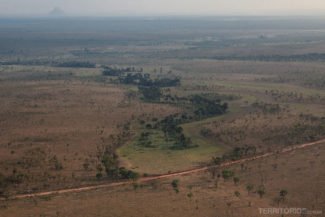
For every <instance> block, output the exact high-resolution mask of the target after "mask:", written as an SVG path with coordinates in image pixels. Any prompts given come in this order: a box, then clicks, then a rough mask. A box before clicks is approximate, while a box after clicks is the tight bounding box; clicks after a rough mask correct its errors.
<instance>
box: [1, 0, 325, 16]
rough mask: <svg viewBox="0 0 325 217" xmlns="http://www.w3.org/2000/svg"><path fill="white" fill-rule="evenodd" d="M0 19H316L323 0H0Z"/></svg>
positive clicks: (324, 7)
mask: <svg viewBox="0 0 325 217" xmlns="http://www.w3.org/2000/svg"><path fill="white" fill-rule="evenodd" d="M0 4H1V7H0V14H1V16H44V15H48V14H49V12H50V11H51V10H53V8H60V9H62V10H63V11H64V12H65V14H66V15H68V16H146V15H149V16H154V15H209V16H214V15H215V16H218V15H230V16H243V15H247V16H255V15H258V16H261V15H267V16H272V15H275V16H296V15H306V16H320V15H323V14H325V13H324V12H325V2H324V1H323V0H300V1H296V2H294V3H293V2H292V1H290V0H273V1H267V0H200V1H198V0H178V1H174V0H118V1H117V0H93V1H89V0H24V1H21V0H0Z"/></svg>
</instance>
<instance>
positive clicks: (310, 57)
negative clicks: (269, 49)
mask: <svg viewBox="0 0 325 217" xmlns="http://www.w3.org/2000/svg"><path fill="white" fill-rule="evenodd" d="M213 59H216V60H247V61H250V60H253V61H266V62H268V61H277V62H292V61H301V62H303V61H324V60H325V53H307V54H296V55H268V56H267V55H257V56H215V57H213Z"/></svg>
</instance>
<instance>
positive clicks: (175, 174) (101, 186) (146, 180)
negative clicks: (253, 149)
mask: <svg viewBox="0 0 325 217" xmlns="http://www.w3.org/2000/svg"><path fill="white" fill-rule="evenodd" d="M320 144H325V139H322V140H319V141H316V142H310V143H305V144H301V145H296V146H290V147H288V148H285V149H283V150H281V151H279V152H269V153H265V154H262V155H258V156H254V157H249V158H244V159H241V160H237V161H231V162H226V163H223V164H221V165H219V166H218V167H220V168H224V167H229V166H232V165H235V164H241V163H245V162H248V161H253V160H257V159H262V158H266V157H270V156H272V155H275V154H285V153H288V152H292V151H295V150H299V149H304V148H308V147H311V146H315V145H320ZM215 167H216V166H215ZM209 168H211V167H209V166H205V167H201V168H197V169H191V170H186V171H181V172H175V173H169V174H163V175H157V176H152V177H143V178H140V179H139V180H138V181H137V182H142V183H144V182H149V181H154V180H159V179H165V178H171V177H176V176H184V175H189V174H193V173H199V172H204V171H206V170H208V169H209ZM132 183H133V181H122V182H115V183H107V184H100V185H91V186H85V187H77V188H70V189H62V190H55V191H47V192H38V193H32V194H21V195H14V196H11V197H10V198H9V199H24V198H30V197H40V196H50V195H57V194H66V193H77V192H83V191H90V190H97V189H101V188H109V187H117V186H122V185H129V184H132ZM0 200H4V199H3V198H0Z"/></svg>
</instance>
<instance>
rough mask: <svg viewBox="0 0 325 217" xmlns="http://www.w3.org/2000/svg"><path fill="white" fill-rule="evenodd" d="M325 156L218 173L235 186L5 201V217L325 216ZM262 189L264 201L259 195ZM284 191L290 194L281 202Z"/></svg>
mask: <svg viewBox="0 0 325 217" xmlns="http://www.w3.org/2000/svg"><path fill="white" fill-rule="evenodd" d="M324 156H325V146H324V144H319V145H317V146H313V147H311V148H307V149H302V150H297V151H294V152H290V153H286V154H284V155H282V154H279V155H274V156H271V157H269V158H264V159H259V160H256V161H251V162H246V163H244V164H242V165H237V166H231V167H229V168H223V169H219V170H217V171H216V173H217V174H221V173H222V170H224V169H227V170H229V171H233V172H234V176H235V177H237V180H238V181H237V182H236V183H234V182H233V179H232V178H229V179H223V178H222V176H221V177H219V178H218V177H217V176H216V177H215V178H213V177H212V175H211V173H209V172H205V173H198V174H193V175H189V176H183V177H175V178H173V179H163V180H158V181H153V182H149V183H136V182H134V184H133V185H126V186H122V187H114V188H107V189H100V190H93V191H87V192H82V193H73V194H63V195H52V196H44V197H35V198H29V199H22V200H13V201H2V202H1V210H0V211H1V212H0V216H1V217H2V216H3V217H5V216H13V217H16V216H33V217H34V216H35V217H36V216H37V217H38V216H46V217H57V216H69V217H74V216H84V217H88V216H89V217H92V216H98V217H101V216H103V217H104V216H105V217H107V216H112V217H119V216H121V217H122V216H123V217H124V216H154V217H157V216H198V217H201V216H207V217H209V216H211V217H215V216H225V217H227V216H234V217H237V216H238V217H253V216H261V214H260V211H259V208H279V207H283V208H285V207H297V208H306V209H308V211H310V212H314V214H315V215H313V216H322V212H324V209H325V207H324V204H325V201H324V192H325V189H324V186H325V185H324V181H323V180H324V178H325V174H324V170H323V167H324V163H325V159H324ZM173 180H178V184H177V187H176V189H177V190H178V193H176V189H175V188H174V187H173V186H172V185H171V183H172V182H173ZM174 182H175V181H174ZM247 186H251V188H249V189H250V190H247V189H248V188H247ZM261 186H263V189H264V194H263V195H262V197H260V196H259V194H258V193H257V191H258V190H259V188H261ZM283 190H284V191H286V192H287V194H286V195H285V197H284V198H283V199H281V200H279V197H280V192H281V191H283ZM58 207H59V209H58ZM317 213H318V214H317ZM273 216H276V217H280V216H282V215H280V214H278V215H277V214H275V215H273ZM286 216H290V217H291V216H296V215H286Z"/></svg>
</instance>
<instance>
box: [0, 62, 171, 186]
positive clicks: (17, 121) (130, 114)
mask: <svg viewBox="0 0 325 217" xmlns="http://www.w3.org/2000/svg"><path fill="white" fill-rule="evenodd" d="M1 69H2V72H1V74H0V79H1V81H0V83H1V86H0V89H1V91H0V93H1V94H0V101H1V108H0V135H1V142H0V168H1V173H2V174H4V175H8V176H10V175H12V174H17V176H18V175H19V176H21V178H22V179H23V181H22V183H20V184H18V183H17V184H16V185H14V186H11V190H14V191H17V190H18V191H35V190H36V191H37V190H40V189H49V188H58V187H61V188H62V187H64V186H70V185H76V184H77V183H80V182H84V181H89V180H92V179H94V178H95V173H96V172H95V171H96V168H95V167H96V165H97V161H98V159H97V158H96V154H97V147H98V146H101V145H102V144H105V143H107V141H108V140H109V137H110V136H111V135H115V134H119V133H120V131H121V128H122V125H124V124H125V123H126V122H128V121H130V120H132V119H133V118H136V117H137V116H142V115H152V116H160V115H162V116H164V115H168V114H170V113H174V112H175V108H173V107H171V106H168V105H155V104H145V103H142V102H140V101H139V100H128V99H127V98H126V96H125V93H126V92H127V89H128V88H127V87H117V86H116V85H111V84H106V83H105V82H95V81H94V79H95V78H96V77H95V76H96V70H94V69H89V70H87V69H60V68H49V67H48V68H47V67H26V73H25V72H24V69H23V68H22V67H21V66H17V67H16V66H10V67H1ZM97 74H98V73H97ZM94 77H95V78H94Z"/></svg>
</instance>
